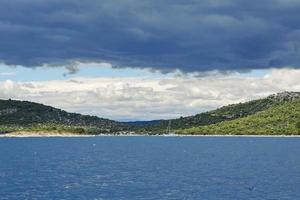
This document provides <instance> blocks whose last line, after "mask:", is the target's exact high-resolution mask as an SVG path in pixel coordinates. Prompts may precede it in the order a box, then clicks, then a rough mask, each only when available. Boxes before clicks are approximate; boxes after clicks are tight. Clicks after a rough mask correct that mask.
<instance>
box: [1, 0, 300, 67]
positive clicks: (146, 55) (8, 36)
mask: <svg viewBox="0 0 300 200" xmlns="http://www.w3.org/2000/svg"><path fill="white" fill-rule="evenodd" d="M299 10H300V1H297V0H252V1H247V0H206V1H203V0H185V1H181V0H151V1H148V0H144V1H142V0H85V1H82V0H64V1H61V0H3V1H1V2H0V60H1V61H2V62H5V63H6V64H11V65H23V66H28V67H35V66H39V65H42V64H48V65H64V64H66V63H73V62H74V61H83V62H97V61H99V62H101V61H107V62H111V63H112V64H114V65H115V66H117V67H126V66H130V67H152V68H153V69H159V70H161V71H169V70H172V69H175V68H178V69H180V70H182V71H184V72H192V71H199V72H201V71H207V70H250V69H254V68H255V69H257V68H269V67H283V66H287V65H290V66H299V64H300V58H299V55H300V22H299V19H300V12H299Z"/></svg>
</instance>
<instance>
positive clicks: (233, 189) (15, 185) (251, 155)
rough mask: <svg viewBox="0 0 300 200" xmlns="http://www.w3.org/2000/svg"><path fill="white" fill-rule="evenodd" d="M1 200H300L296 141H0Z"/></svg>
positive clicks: (299, 150)
mask: <svg viewBox="0 0 300 200" xmlns="http://www.w3.org/2000/svg"><path fill="white" fill-rule="evenodd" d="M0 199H1V200H2V199H17V200H21V199H43V200H44V199H70V200H73V199H99V200H100V199H103V200H106V199H112V200H121V199H126V200H134V199H139V200H140V199H141V200H142V199H155V200H163V199H178V200H184V199H193V200H194V199H196V200H197V199H203V200H210V199H212V200H216V199H218V200H244V199H253V200H254V199H255V200H258V199H261V200H268V199H269V200H275V199H278V200H284V199H290V200H297V199H300V138H233V137H226V138H221V137H182V138H180V137H95V138H93V137H92V138H2V139H0Z"/></svg>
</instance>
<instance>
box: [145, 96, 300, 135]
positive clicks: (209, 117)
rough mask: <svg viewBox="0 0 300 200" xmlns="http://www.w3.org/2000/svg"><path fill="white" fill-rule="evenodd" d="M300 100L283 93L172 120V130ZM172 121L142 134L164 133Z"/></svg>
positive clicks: (146, 128)
mask: <svg viewBox="0 0 300 200" xmlns="http://www.w3.org/2000/svg"><path fill="white" fill-rule="evenodd" d="M297 99H300V92H282V93H278V94H274V95H270V96H268V97H267V98H263V99H258V100H253V101H249V102H246V103H239V104H232V105H228V106H224V107H221V108H219V109H216V110H212V111H209V112H204V113H200V114H197V115H194V116H188V117H181V118H178V119H172V120H171V122H172V127H171V128H172V129H173V130H178V129H186V128H192V127H198V126H205V125H211V124H216V123H219V122H223V121H230V120H234V119H238V118H243V117H246V116H249V115H253V114H255V113H258V112H261V111H264V110H267V109H269V108H271V107H274V106H277V105H281V104H283V103H285V102H291V101H295V100H297ZM169 121H170V120H162V121H160V122H159V123H157V124H154V125H148V126H147V125H146V126H144V127H142V129H141V132H150V133H157V132H160V133H164V132H165V131H166V128H167V126H168V123H169Z"/></svg>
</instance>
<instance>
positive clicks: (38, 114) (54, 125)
mask: <svg viewBox="0 0 300 200" xmlns="http://www.w3.org/2000/svg"><path fill="white" fill-rule="evenodd" d="M130 128H131V126H129V125H126V124H124V123H120V122H116V121H113V120H108V119H103V118H99V117H96V116H88V115H81V114H77V113H68V112H66V111H63V110H60V109H56V108H53V107H50V106H45V105H43V104H38V103H32V102H28V101H16V100H0V133H8V132H21V131H28V132H34V131H40V132H42V131H44V132H54V133H62V132H67V133H69V132H70V133H76V134H100V133H118V132H124V131H128V130H130Z"/></svg>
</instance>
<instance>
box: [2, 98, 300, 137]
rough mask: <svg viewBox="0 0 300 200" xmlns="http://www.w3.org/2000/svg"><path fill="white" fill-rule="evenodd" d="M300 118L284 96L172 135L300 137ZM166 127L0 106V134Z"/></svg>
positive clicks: (184, 124)
mask: <svg viewBox="0 0 300 200" xmlns="http://www.w3.org/2000/svg"><path fill="white" fill-rule="evenodd" d="M299 115H300V93H297V92H283V93H279V94H276V95H271V96H269V97H267V98H264V99H258V100H254V101H249V102H246V103H239V104H233V105H228V106H224V107H221V108H219V109H216V110H213V111H209V112H204V113H200V114H197V115H194V116H189V117H181V118H178V119H172V120H171V122H172V126H171V129H172V130H177V131H176V132H177V133H178V134H253V135H255V134H300V117H299ZM169 121H170V120H160V121H153V122H141V123H137V122H133V123H121V122H117V121H113V120H108V119H103V118H99V117H96V116H88V115H81V114H76V113H68V112H66V111H63V110H60V109H56V108H53V107H50V106H45V105H42V104H38V103H32V102H28V101H16V100H0V134H1V133H12V132H15V133H18V132H19V133H21V132H31V133H34V132H38V133H54V134H64V133H73V134H84V135H87V134H93V135H96V134H129V133H136V134H164V133H165V132H166V129H167V127H168V124H169Z"/></svg>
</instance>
